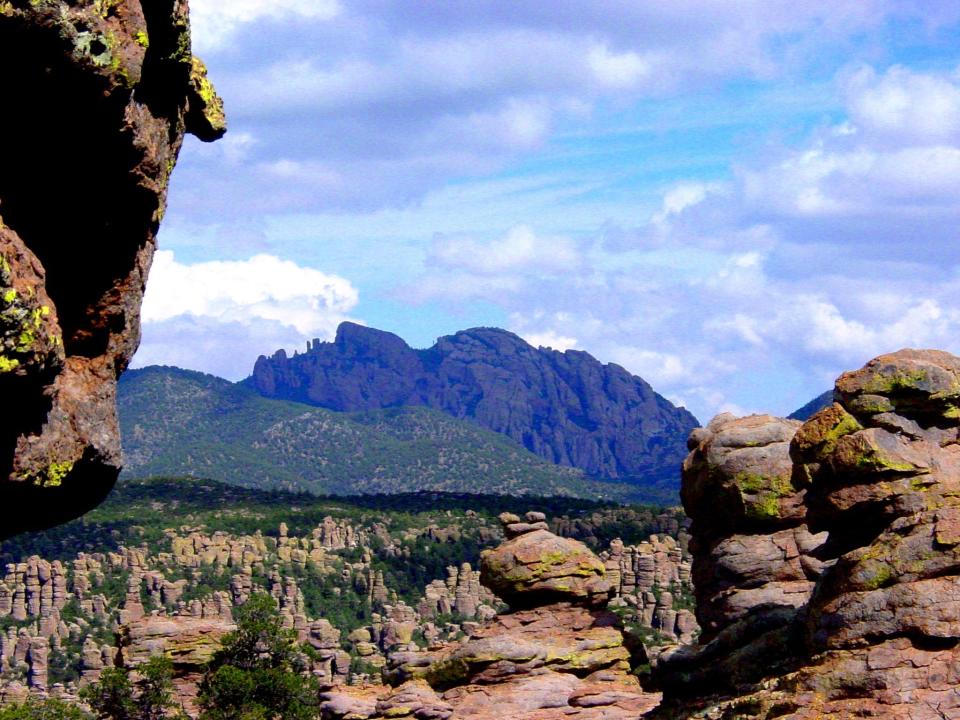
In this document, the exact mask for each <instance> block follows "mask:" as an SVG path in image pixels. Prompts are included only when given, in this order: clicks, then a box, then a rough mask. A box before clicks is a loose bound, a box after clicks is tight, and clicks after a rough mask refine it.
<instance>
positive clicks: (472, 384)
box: [245, 323, 698, 484]
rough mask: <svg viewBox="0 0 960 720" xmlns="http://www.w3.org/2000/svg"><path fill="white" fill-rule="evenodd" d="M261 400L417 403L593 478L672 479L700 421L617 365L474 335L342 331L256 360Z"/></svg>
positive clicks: (367, 406)
mask: <svg viewBox="0 0 960 720" xmlns="http://www.w3.org/2000/svg"><path fill="white" fill-rule="evenodd" d="M245 382H246V384H248V385H249V386H251V387H253V388H255V389H256V390H257V391H258V392H259V393H260V394H262V395H263V396H265V397H272V398H282V399H286V400H296V401H299V402H304V403H310V404H312V405H316V406H319V407H325V408H329V409H332V410H338V411H361V410H373V409H379V408H397V407H413V406H424V407H430V408H434V409H437V410H442V411H443V412H445V413H447V414H448V415H451V416H453V417H456V418H468V419H470V420H473V421H474V422H475V423H476V424H478V425H480V426H482V427H485V428H488V429H490V430H494V431H496V432H498V433H502V434H504V435H506V436H508V437H510V438H512V439H513V440H515V441H517V442H518V443H520V444H522V445H523V446H524V447H526V448H527V449H528V450H530V451H532V452H534V453H536V454H537V455H539V456H541V457H543V458H545V459H547V460H549V461H550V462H554V463H559V464H562V465H568V466H571V467H577V468H581V469H582V470H584V471H585V472H586V473H587V474H589V475H591V476H595V477H604V478H610V479H619V480H627V481H632V482H638V483H649V482H651V481H653V480H655V479H660V480H664V479H666V478H672V481H673V482H674V484H676V482H677V477H678V473H679V467H680V463H681V461H682V460H683V457H684V456H685V455H686V452H687V450H686V440H687V436H688V435H689V433H690V431H691V430H692V429H693V428H694V427H696V426H697V424H698V423H697V420H696V418H695V417H693V415H691V414H690V413H689V412H687V411H686V410H685V409H683V408H677V407H675V406H674V405H672V404H671V403H670V402H669V401H667V400H666V399H665V398H663V397H661V396H660V395H658V394H657V393H656V392H654V391H653V388H651V387H650V385H649V384H648V383H647V382H645V381H644V380H643V379H642V378H639V377H636V376H634V375H631V374H630V373H628V372H627V371H626V370H624V369H623V368H622V367H620V366H618V365H613V364H610V365H604V364H602V363H600V362H599V361H597V360H596V359H594V358H593V357H591V356H590V355H588V354H587V353H585V352H579V351H574V350H568V351H566V352H557V351H556V350H551V349H548V348H539V349H537V348H534V347H532V346H530V345H529V344H527V343H526V342H524V341H523V340H522V339H521V338H519V337H517V336H516V335H514V334H512V333H509V332H506V331H504V330H498V329H495V328H475V329H472V330H465V331H462V332H458V333H456V334H455V335H451V336H448V337H443V338H440V339H439V340H438V341H437V343H436V345H434V346H433V347H431V348H429V349H427V350H414V349H412V348H410V347H409V346H408V345H407V344H406V343H405V342H404V341H403V340H402V339H400V338H399V337H397V336H396V335H393V334H391V333H388V332H383V331H381V330H374V329H372V328H367V327H363V326H360V325H355V324H353V323H343V324H342V325H341V326H340V327H339V329H338V330H337V336H336V340H334V342H332V343H321V342H319V341H315V342H314V343H312V344H311V346H310V348H309V351H308V352H306V353H304V354H295V355H294V356H293V357H288V356H287V354H286V353H285V352H283V351H282V350H281V351H279V352H277V353H276V354H274V355H273V356H272V357H270V358H267V357H263V356H261V357H260V358H259V359H258V360H257V363H256V366H255V367H254V371H253V375H252V376H251V377H250V378H249V379H248V380H247V381H245Z"/></svg>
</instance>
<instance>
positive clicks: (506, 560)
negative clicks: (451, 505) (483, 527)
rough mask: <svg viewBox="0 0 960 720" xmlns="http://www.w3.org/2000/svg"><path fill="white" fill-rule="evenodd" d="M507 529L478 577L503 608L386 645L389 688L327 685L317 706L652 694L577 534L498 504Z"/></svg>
mask: <svg viewBox="0 0 960 720" xmlns="http://www.w3.org/2000/svg"><path fill="white" fill-rule="evenodd" d="M500 519H501V522H502V523H503V525H504V530H505V533H506V535H507V541H506V542H505V543H503V544H502V545H500V546H499V547H498V548H496V549H494V550H488V551H485V552H484V554H483V556H482V560H481V581H482V582H483V584H484V585H485V586H486V587H487V588H488V589H489V590H491V591H492V592H494V593H496V594H497V595H498V596H499V597H500V598H502V599H503V600H504V601H505V602H506V603H507V604H508V605H509V606H510V611H509V612H506V613H504V614H501V615H499V616H498V617H496V618H495V619H493V620H491V621H489V622H487V623H485V624H483V625H480V626H478V627H477V628H476V629H474V630H473V632H472V634H471V635H470V636H469V637H467V638H466V639H464V640H462V641H460V642H457V643H452V644H449V645H446V646H443V647H441V648H437V649H435V650H431V651H427V652H420V653H414V652H410V653H396V654H394V655H393V656H392V657H391V658H390V665H389V666H388V668H387V672H386V677H387V678H388V679H389V680H390V681H392V682H393V683H394V684H395V685H396V687H395V688H392V689H380V690H377V689H371V688H367V689H351V688H337V689H334V690H331V691H330V692H328V693H327V694H326V695H325V698H324V699H325V702H324V705H323V717H324V718H328V719H329V718H337V719H340V718H356V719H357V720H361V719H367V718H387V717H389V718H411V719H412V718H438V719H443V720H446V719H450V720H456V719H457V718H467V717H469V718H475V719H476V720H483V719H484V718H495V717H496V718H501V717H504V716H511V715H512V716H516V717H523V718H529V719H530V720H560V719H561V718H572V719H574V720H601V719H603V720H618V719H620V718H623V719H624V720H625V719H626V718H631V719H632V718H636V717H638V716H639V715H640V714H641V713H642V712H645V711H646V710H648V709H650V708H651V707H653V706H654V705H655V704H656V703H657V701H658V699H659V696H658V695H655V694H651V693H646V692H644V691H643V689H642V688H641V687H640V684H639V682H638V681H637V679H636V677H635V676H634V675H632V674H631V673H630V668H631V660H636V658H631V652H630V650H628V649H627V647H626V645H625V637H624V634H623V632H622V629H621V627H620V625H619V622H618V620H617V618H616V616H615V615H613V614H611V613H609V612H608V611H606V610H604V609H602V608H603V606H604V605H605V604H606V602H607V600H608V599H609V597H610V591H611V585H610V583H609V581H608V580H607V578H606V568H605V567H604V563H603V562H602V561H601V560H600V559H599V558H598V557H597V556H596V555H594V554H593V553H592V552H591V551H590V550H589V549H588V548H587V547H586V546H585V545H584V544H583V543H580V542H578V541H576V540H570V539H566V538H560V537H557V536H556V535H553V534H552V533H551V532H550V531H549V530H548V529H547V525H546V523H545V518H544V516H543V514H542V513H527V515H526V517H525V518H524V519H523V520H521V519H520V518H519V517H517V516H515V515H510V514H504V515H501V518H500Z"/></svg>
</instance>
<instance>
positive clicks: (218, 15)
mask: <svg viewBox="0 0 960 720" xmlns="http://www.w3.org/2000/svg"><path fill="white" fill-rule="evenodd" d="M340 12H341V7H340V3H339V2H338V1H337V0H192V1H191V3H190V21H191V29H192V35H193V44H194V48H195V49H196V50H197V51H198V52H206V51H210V50H218V49H220V48H221V47H223V45H224V44H225V43H226V42H227V41H228V40H229V39H230V38H231V36H232V35H233V33H234V32H235V31H236V30H237V28H238V27H239V26H241V25H245V24H249V23H253V22H256V21H263V20H273V21H283V20H288V19H291V18H311V19H317V20H329V19H331V18H334V17H336V16H337V15H339V14H340Z"/></svg>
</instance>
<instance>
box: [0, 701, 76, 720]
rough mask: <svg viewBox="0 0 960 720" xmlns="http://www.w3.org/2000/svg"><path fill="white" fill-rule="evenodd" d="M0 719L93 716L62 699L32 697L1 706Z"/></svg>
mask: <svg viewBox="0 0 960 720" xmlns="http://www.w3.org/2000/svg"><path fill="white" fill-rule="evenodd" d="M0 720H92V716H91V715H89V714H88V713H85V712H84V711H83V710H81V709H80V708H78V707H77V706H76V705H68V704H67V703H65V702H62V701H60V700H38V699H36V698H31V699H30V700H27V701H26V702H23V703H15V704H13V705H4V706H2V707H0Z"/></svg>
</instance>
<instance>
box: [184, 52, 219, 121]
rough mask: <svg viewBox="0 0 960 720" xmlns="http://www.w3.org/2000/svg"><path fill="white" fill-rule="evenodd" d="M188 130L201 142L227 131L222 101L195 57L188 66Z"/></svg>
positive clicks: (205, 70)
mask: <svg viewBox="0 0 960 720" xmlns="http://www.w3.org/2000/svg"><path fill="white" fill-rule="evenodd" d="M187 123H188V130H189V131H190V132H191V133H193V134H194V135H196V136H197V137H199V138H200V139H201V140H215V139H217V138H219V137H220V136H222V135H223V134H224V133H225V132H226V131H227V118H226V115H225V114H224V110H223V100H222V99H221V98H220V96H219V95H218V94H217V91H216V89H215V88H214V87H213V83H212V82H210V78H209V77H207V66H206V65H204V63H203V61H202V60H201V59H200V58H198V57H196V56H195V55H194V56H192V58H191V64H190V98H189V114H188V117H187Z"/></svg>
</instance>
